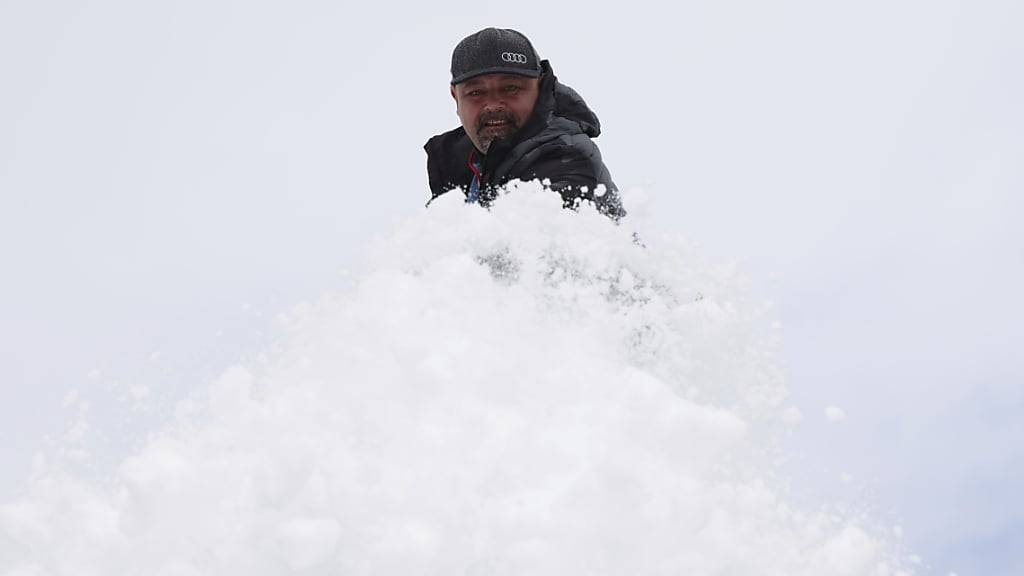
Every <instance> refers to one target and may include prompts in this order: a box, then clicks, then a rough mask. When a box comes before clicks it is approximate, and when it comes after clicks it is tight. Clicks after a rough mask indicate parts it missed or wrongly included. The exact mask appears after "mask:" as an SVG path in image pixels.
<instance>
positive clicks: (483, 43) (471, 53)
mask: <svg viewBox="0 0 1024 576" xmlns="http://www.w3.org/2000/svg"><path fill="white" fill-rule="evenodd" d="M540 73H541V69H540V58H539V57H538V56H537V51H536V50H534V49H533V44H530V40H529V39H528V38H527V37H526V36H524V35H523V34H522V33H520V32H517V31H515V30H509V29H506V28H484V29H483V30H481V31H479V32H477V33H475V34H472V35H470V36H467V37H466V38H464V39H463V40H462V42H459V45H458V46H456V47H455V51H454V52H452V84H458V83H460V82H465V81H466V80H469V79H470V78H474V77H476V76H481V75H483V74H518V75H520V76H529V77H530V78H537V77H538V76H540Z"/></svg>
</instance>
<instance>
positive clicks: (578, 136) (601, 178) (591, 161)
mask: <svg viewBox="0 0 1024 576" xmlns="http://www.w3.org/2000/svg"><path fill="white" fill-rule="evenodd" d="M541 68H542V69H543V72H544V75H543V76H542V77H541V83H540V95H539V96H538V97H537V104H536V105H535V106H534V109H533V114H532V115H531V116H530V118H529V119H527V121H526V123H525V124H524V125H523V127H522V128H521V129H520V130H519V131H518V132H516V133H515V135H514V136H513V137H512V138H511V139H509V140H508V141H503V140H496V141H494V142H493V143H492V144H491V147H490V149H489V150H488V152H487V155H486V156H485V157H484V163H483V170H482V173H483V179H482V180H483V181H482V186H481V190H480V203H481V204H483V205H485V206H486V205H488V204H490V202H491V201H492V200H493V199H494V197H495V196H496V194H497V188H498V187H500V186H502V185H504V184H506V183H507V182H509V181H510V180H516V179H518V180H524V181H526V180H534V179H540V180H544V179H547V180H550V185H549V187H550V188H551V189H552V190H555V191H557V192H558V193H559V194H561V195H562V201H563V203H564V205H565V206H566V207H575V206H576V205H578V204H579V202H580V201H581V200H590V201H593V202H594V204H595V205H596V206H597V208H598V210H600V211H601V212H602V213H604V214H606V215H607V216H609V217H611V218H613V219H618V218H621V217H622V216H625V214H626V212H625V211H624V210H623V209H622V203H621V202H620V200H619V195H618V191H617V189H616V187H615V183H614V182H612V177H611V174H609V172H608V168H607V167H605V165H604V162H603V161H602V160H601V151H600V150H598V149H597V145H596V144H594V141H593V140H591V138H596V137H597V136H598V135H599V134H600V133H601V123H600V122H599V121H598V119H597V116H596V115H595V114H594V113H593V112H592V111H591V110H590V108H588V107H587V103H586V102H584V101H583V98H582V97H580V95H579V94H577V93H576V91H575V90H573V89H572V88H569V87H568V86H566V85H564V84H562V83H560V82H558V79H557V78H555V75H554V73H553V72H552V71H551V65H550V64H549V63H548V61H547V60H544V61H542V62H541ZM423 149H424V150H426V151H427V175H428V177H429V178H430V191H431V193H432V196H431V200H433V199H434V198H437V197H438V196H440V195H441V194H444V193H445V192H448V191H449V190H452V189H454V188H461V189H462V191H463V193H467V192H468V190H469V184H470V182H471V180H472V178H473V174H472V172H471V171H470V169H469V165H468V161H469V153H470V151H472V150H473V143H472V142H471V141H470V139H469V137H468V136H466V131H465V130H464V129H463V128H462V127H459V128H456V129H455V130H452V131H450V132H445V133H444V134H439V135H437V136H434V137H433V138H431V139H430V140H428V141H427V143H426V145H424V146H423ZM598 184H602V185H604V188H605V191H606V192H605V194H604V195H603V196H596V195H595V194H594V192H595V190H596V188H597V186H598ZM428 204H429V202H428Z"/></svg>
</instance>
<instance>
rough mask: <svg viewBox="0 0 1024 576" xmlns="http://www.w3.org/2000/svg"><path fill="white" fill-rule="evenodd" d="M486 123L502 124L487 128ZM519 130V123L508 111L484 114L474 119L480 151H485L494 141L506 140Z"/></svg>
mask: <svg viewBox="0 0 1024 576" xmlns="http://www.w3.org/2000/svg"><path fill="white" fill-rule="evenodd" d="M488 122H502V124H499V125H497V126H494V125H492V126H488V125H487V123H488ZM518 130H519V122H518V121H517V120H516V117H515V115H514V114H512V113H511V112H509V111H508V110H499V111H497V112H484V113H482V114H480V117H479V118H477V119H476V139H477V140H478V141H479V142H480V151H481V152H483V153H484V154H487V150H488V149H489V148H490V147H491V144H493V143H494V142H495V141H496V140H508V139H509V138H511V137H512V135H514V134H515V133H516V132H517V131H518Z"/></svg>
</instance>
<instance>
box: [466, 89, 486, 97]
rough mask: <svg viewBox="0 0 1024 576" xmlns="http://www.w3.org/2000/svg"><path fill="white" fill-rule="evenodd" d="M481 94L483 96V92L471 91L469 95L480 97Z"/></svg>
mask: <svg viewBox="0 0 1024 576" xmlns="http://www.w3.org/2000/svg"><path fill="white" fill-rule="evenodd" d="M481 94H483V92H481V91H480V90H470V91H469V95H470V96H479V95H481Z"/></svg>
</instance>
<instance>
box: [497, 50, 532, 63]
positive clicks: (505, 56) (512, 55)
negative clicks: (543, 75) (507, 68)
mask: <svg viewBox="0 0 1024 576" xmlns="http://www.w3.org/2000/svg"><path fill="white" fill-rule="evenodd" d="M501 59H502V60H504V61H505V62H512V63H514V64H526V62H527V60H526V54H519V53H517V52H502V53H501Z"/></svg>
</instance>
